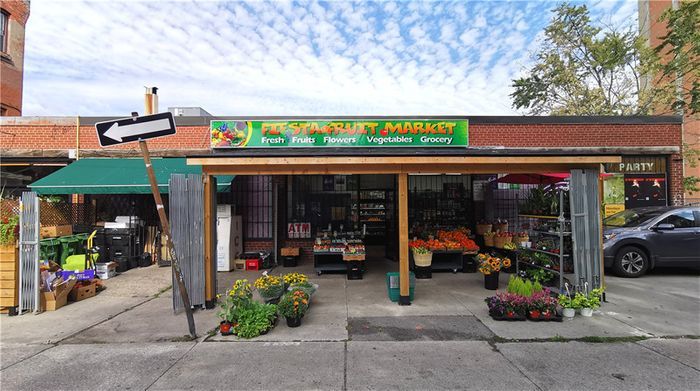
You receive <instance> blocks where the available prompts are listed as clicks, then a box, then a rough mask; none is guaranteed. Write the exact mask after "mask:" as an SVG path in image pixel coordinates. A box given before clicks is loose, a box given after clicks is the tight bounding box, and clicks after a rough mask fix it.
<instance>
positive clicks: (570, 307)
mask: <svg viewBox="0 0 700 391" xmlns="http://www.w3.org/2000/svg"><path fill="white" fill-rule="evenodd" d="M559 305H561V307H562V308H563V311H562V315H563V316H564V317H565V318H573V317H574V316H576V308H577V306H578V305H579V304H578V303H577V302H575V301H574V298H572V297H571V296H569V295H564V294H561V295H559Z"/></svg>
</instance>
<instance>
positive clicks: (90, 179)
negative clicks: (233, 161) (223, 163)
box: [29, 158, 234, 194]
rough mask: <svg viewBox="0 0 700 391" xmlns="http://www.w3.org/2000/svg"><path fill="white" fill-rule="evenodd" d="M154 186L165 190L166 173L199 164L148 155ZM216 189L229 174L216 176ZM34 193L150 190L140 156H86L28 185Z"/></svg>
mask: <svg viewBox="0 0 700 391" xmlns="http://www.w3.org/2000/svg"><path fill="white" fill-rule="evenodd" d="M152 162H153V170H154V171H155V174H156V179H157V181H158V187H159V188H160V191H161V192H163V193H167V192H168V181H169V180H170V174H196V175H200V174H201V173H202V166H196V165H195V166H191V165H190V166H188V165H187V162H186V159H185V158H160V159H152ZM216 178H217V191H220V192H222V191H228V190H229V189H230V187H231V181H232V180H233V178H234V177H233V176H228V175H220V176H217V177H216ZM29 187H30V188H31V189H32V190H33V191H35V192H37V193H38V194H150V193H151V186H150V184H149V182H148V175H147V174H146V165H145V164H144V163H143V159H138V158H134V159H126V158H122V159H117V158H87V159H80V160H77V161H75V162H73V163H71V164H70V165H68V166H66V167H64V168H62V169H60V170H58V171H56V172H54V173H53V174H51V175H48V176H46V177H44V178H42V179H39V180H38V181H36V182H34V183H32V184H31V185H29Z"/></svg>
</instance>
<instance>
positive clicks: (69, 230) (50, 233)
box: [39, 225, 73, 239]
mask: <svg viewBox="0 0 700 391" xmlns="http://www.w3.org/2000/svg"><path fill="white" fill-rule="evenodd" d="M39 235H40V236H41V238H42V239H43V238H58V237H60V236H69V235H73V226H72V225H49V226H44V227H41V229H40V230H39Z"/></svg>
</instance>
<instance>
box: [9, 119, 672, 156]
mask: <svg viewBox="0 0 700 391" xmlns="http://www.w3.org/2000/svg"><path fill="white" fill-rule="evenodd" d="M52 122H53V120H52V119H51V118H46V119H42V120H37V124H36V125H32V126H27V125H15V124H12V123H11V122H8V124H2V125H0V130H2V133H0V141H2V148H3V149H46V150H66V149H71V148H75V145H76V135H75V119H71V118H62V119H61V124H59V125H56V124H55V122H53V123H52ZM70 122H72V124H68V123H70ZM469 144H470V145H471V146H475V147H484V146H504V147H555V148H556V147H634V146H680V145H681V126H680V125H679V124H653V125H610V124H593V125H587V124H565V125H560V124H554V125H550V124H547V125H545V124H534V125H522V124H475V125H471V126H470V127H469ZM149 147H150V148H151V149H152V150H172V149H180V150H202V149H208V148H209V128H208V127H206V126H178V133H177V134H176V135H175V136H170V137H166V138H161V139H154V140H152V141H149ZM135 148H136V147H135V146H134V145H122V146H116V147H110V148H107V149H104V151H109V150H129V149H135ZM80 149H81V152H84V153H86V154H89V151H90V150H102V149H101V148H100V146H99V143H98V141H97V134H96V132H95V128H94V126H81V127H80Z"/></svg>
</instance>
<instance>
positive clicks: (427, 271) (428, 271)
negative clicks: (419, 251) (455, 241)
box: [414, 266, 433, 280]
mask: <svg viewBox="0 0 700 391" xmlns="http://www.w3.org/2000/svg"><path fill="white" fill-rule="evenodd" d="M414 272H415V274H416V278H418V279H421V280H425V279H429V278H433V267H432V266H416V268H415V270H414Z"/></svg>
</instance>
